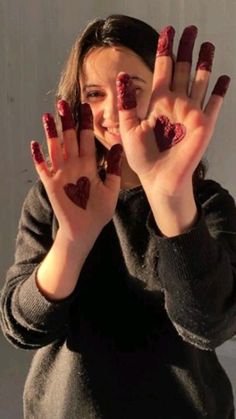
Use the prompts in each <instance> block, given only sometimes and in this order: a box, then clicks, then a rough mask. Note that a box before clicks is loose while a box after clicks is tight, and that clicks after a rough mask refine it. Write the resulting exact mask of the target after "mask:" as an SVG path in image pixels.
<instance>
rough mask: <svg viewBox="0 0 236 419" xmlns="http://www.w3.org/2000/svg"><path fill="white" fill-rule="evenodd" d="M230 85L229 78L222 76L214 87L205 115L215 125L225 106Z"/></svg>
mask: <svg viewBox="0 0 236 419" xmlns="http://www.w3.org/2000/svg"><path fill="white" fill-rule="evenodd" d="M229 84H230V77H229V76H226V75H223V76H220V77H219V78H218V80H217V82H216V84H215V86H214V89H213V91H212V94H211V97H210V99H209V101H208V104H207V105H206V107H205V110H204V113H205V114H206V115H207V116H208V117H209V118H210V119H211V120H212V122H213V123H215V122H216V120H217V117H218V114H219V112H220V109H221V106H222V104H223V100H224V96H225V94H226V92H227V90H228V88H229Z"/></svg>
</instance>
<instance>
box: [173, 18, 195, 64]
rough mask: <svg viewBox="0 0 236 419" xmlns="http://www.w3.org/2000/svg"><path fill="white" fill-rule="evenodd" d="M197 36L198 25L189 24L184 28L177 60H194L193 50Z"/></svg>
mask: <svg viewBox="0 0 236 419" xmlns="http://www.w3.org/2000/svg"><path fill="white" fill-rule="evenodd" d="M196 37H197V27H196V26H193V25H192V26H187V28H185V29H184V31H183V34H182V36H181V39H180V42H179V48H178V53H177V59H176V61H187V62H189V63H191V62H192V52H193V46H194V42H195V39H196Z"/></svg>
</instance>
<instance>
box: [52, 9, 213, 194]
mask: <svg viewBox="0 0 236 419" xmlns="http://www.w3.org/2000/svg"><path fill="white" fill-rule="evenodd" d="M158 38H159V34H158V33H157V31H156V30H155V29H153V28H152V27H151V26H150V25H148V24H146V23H145V22H143V21H141V20H139V19H136V18H133V17H130V16H125V15H110V16H108V17H107V18H106V19H95V20H94V21H92V22H90V23H89V24H88V25H87V26H86V28H85V29H84V31H83V32H82V33H81V34H80V35H79V36H78V38H77V40H76V41H75V44H74V45H73V47H72V50H71V53H70V55H69V58H68V61H67V63H66V66H65V69H64V71H63V72H62V75H61V79H60V82H59V85H58V90H57V95H56V100H59V99H64V100H66V101H67V102H68V103H69V105H70V107H71V110H72V114H73V117H74V120H75V123H76V127H77V129H78V126H79V119H80V103H81V95H80V87H79V74H80V72H81V69H82V66H83V62H84V59H85V57H86V55H87V53H88V52H89V51H91V50H92V49H95V48H98V47H110V46H123V47H126V48H129V49H130V50H132V51H134V52H135V53H136V54H137V55H138V56H139V57H140V58H141V59H142V60H143V62H144V63H145V64H146V65H147V67H148V68H149V69H150V70H151V71H152V72H153V71H154V65H155V59H156V48H157V42H158ZM95 142H96V150H97V163H98V167H100V168H101V167H103V164H104V161H105V156H106V154H107V150H106V148H105V147H104V146H103V145H102V144H101V143H100V142H99V141H98V140H96V138H95ZM206 171H207V166H206V161H203V160H201V161H200V163H199V164H198V166H197V168H196V169H195V171H194V173H193V187H194V188H196V187H197V184H198V182H199V181H200V180H202V179H204V177H205V174H206Z"/></svg>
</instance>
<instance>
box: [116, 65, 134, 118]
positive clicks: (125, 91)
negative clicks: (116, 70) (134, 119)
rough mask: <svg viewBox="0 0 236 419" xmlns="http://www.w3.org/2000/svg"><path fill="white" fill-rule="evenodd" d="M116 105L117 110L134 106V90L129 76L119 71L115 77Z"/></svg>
mask: <svg viewBox="0 0 236 419" xmlns="http://www.w3.org/2000/svg"><path fill="white" fill-rule="evenodd" d="M116 90H117V107H118V110H119V111H122V110H128V109H133V108H136V106H137V101H136V91H135V87H134V85H133V82H132V80H131V78H130V76H129V75H128V74H126V73H120V74H119V75H118V76H117V79H116Z"/></svg>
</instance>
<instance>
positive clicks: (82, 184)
mask: <svg viewBox="0 0 236 419" xmlns="http://www.w3.org/2000/svg"><path fill="white" fill-rule="evenodd" d="M64 191H65V193H66V195H67V196H68V198H69V199H70V200H71V201H72V202H73V203H74V204H75V205H77V206H78V207H80V208H83V209H86V208H87V203H88V199H89V194H90V180H89V179H88V178H87V177H86V176H82V177H80V178H79V179H78V180H77V182H76V184H74V183H67V184H66V185H65V186H64Z"/></svg>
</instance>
